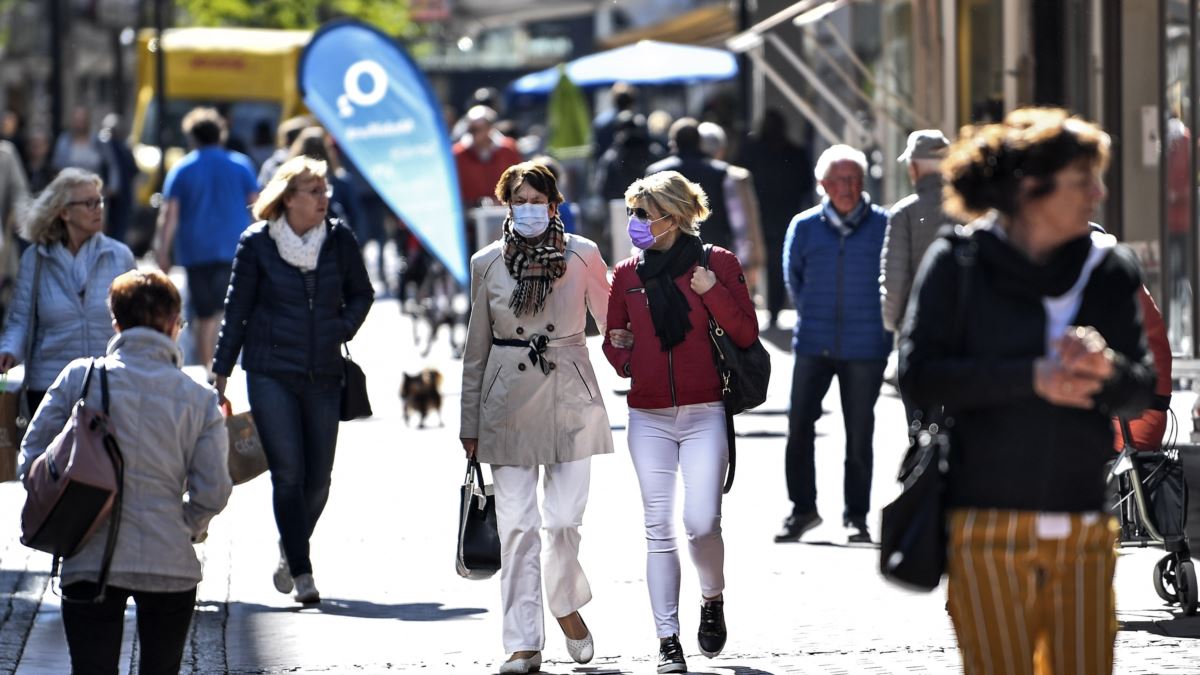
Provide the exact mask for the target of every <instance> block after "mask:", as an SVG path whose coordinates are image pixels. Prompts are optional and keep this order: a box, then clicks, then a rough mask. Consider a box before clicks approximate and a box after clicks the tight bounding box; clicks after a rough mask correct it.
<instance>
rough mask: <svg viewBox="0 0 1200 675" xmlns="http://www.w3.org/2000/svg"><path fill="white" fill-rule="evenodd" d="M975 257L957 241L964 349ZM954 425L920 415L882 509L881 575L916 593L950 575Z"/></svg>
mask: <svg viewBox="0 0 1200 675" xmlns="http://www.w3.org/2000/svg"><path fill="white" fill-rule="evenodd" d="M974 256H975V254H974V244H973V243H970V242H965V243H963V242H956V243H955V245H954V257H955V261H956V263H957V264H958V271H959V275H958V276H959V279H958V292H957V296H958V297H957V302H956V304H955V307H954V325H953V327H952V330H953V332H952V333H951V335H952V336H953V339H954V344H955V345H957V346H958V348H959V349H960V350H961V349H962V345H963V339H964V335H965V331H966V317H965V313H966V307H967V302H968V300H969V299H970V298H969V292H970V279H971V274H970V268H971V267H972V266H973V265H974V264H975V257H974ZM953 426H954V419H953V418H952V417H949V416H945V415H944V412H943V411H941V410H938V411H935V412H932V413H930V414H927V415H924V416H922V415H921V413H918V414H917V415H916V419H914V420H912V423H911V428H910V430H909V438H908V450H907V452H905V455H904V460H903V461H901V463H900V473H899V475H898V476H897V478H898V480H899V481H900V482H901V483H903V488H902V490H901V492H900V496H898V497H896V499H895V500H893V501H892V502H891V503H890V504H888V505H887V506H885V507H883V515H882V522H881V523H880V528H879V529H880V534H879V572H880V573H881V574H882V575H883V578H884V579H887V580H888V581H890V582H892V583H895V584H897V585H899V586H902V587H905V588H909V589H912V590H922V591H932V590H933V589H935V588H937V587H938V584H940V583H941V580H942V575H943V574H945V572H946V472H947V471H948V469H949V458H950V443H951V440H950V429H951V428H952V427H953Z"/></svg>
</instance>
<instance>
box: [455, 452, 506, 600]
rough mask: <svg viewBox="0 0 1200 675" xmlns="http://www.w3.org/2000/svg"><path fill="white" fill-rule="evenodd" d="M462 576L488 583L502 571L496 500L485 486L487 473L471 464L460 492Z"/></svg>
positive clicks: (459, 567)
mask: <svg viewBox="0 0 1200 675" xmlns="http://www.w3.org/2000/svg"><path fill="white" fill-rule="evenodd" d="M454 567H455V569H456V570H457V571H458V576H460V577H463V578H464V579H487V578H490V577H491V576H492V575H494V574H496V571H497V570H499V569H500V534H499V532H498V531H497V529H496V497H495V495H494V494H493V492H492V486H491V485H485V484H484V482H483V469H482V468H481V467H480V466H479V462H477V461H475V460H474V459H469V460H467V475H466V478H464V479H463V485H462V488H460V492H459V509H458V554H457V556H456V559H455V565H454Z"/></svg>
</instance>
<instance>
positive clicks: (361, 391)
mask: <svg viewBox="0 0 1200 675" xmlns="http://www.w3.org/2000/svg"><path fill="white" fill-rule="evenodd" d="M342 349H343V350H345V352H346V356H345V357H344V358H343V359H342V362H343V364H344V370H343V372H342V411H341V415H340V419H341V420H342V421H343V422H349V421H350V420H356V419H360V418H363V417H370V416H371V415H372V412H371V399H370V398H368V397H367V375H366V373H364V372H363V369H362V368H360V367H359V365H358V364H357V363H355V362H354V359H352V358H350V348H349V347H347V346H346V345H345V344H344V343H343V344H342Z"/></svg>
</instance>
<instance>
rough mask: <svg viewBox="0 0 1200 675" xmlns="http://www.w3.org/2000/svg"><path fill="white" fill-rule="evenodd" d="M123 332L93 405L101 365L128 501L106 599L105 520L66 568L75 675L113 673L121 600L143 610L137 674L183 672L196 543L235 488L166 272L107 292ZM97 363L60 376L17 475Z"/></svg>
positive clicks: (101, 362) (63, 417)
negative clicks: (189, 364)
mask: <svg viewBox="0 0 1200 675" xmlns="http://www.w3.org/2000/svg"><path fill="white" fill-rule="evenodd" d="M109 304H110V306H111V308H112V319H111V322H112V325H113V328H114V329H115V330H116V331H117V335H116V337H114V338H113V339H112V341H111V342H109V344H108V354H107V355H106V356H104V357H103V358H100V359H98V360H97V361H96V365H95V368H96V369H97V371H96V372H94V373H93V379H92V381H91V386H89V387H88V394H87V402H88V405H89V406H95V409H100V407H101V394H102V392H101V386H100V384H99V381H98V380H99V375H100V373H99V369H100V368H104V369H105V371H106V374H107V379H108V390H109V398H110V402H109V418H110V425H111V429H112V430H113V433H114V434H115V436H116V438H117V442H118V444H119V445H120V448H121V454H122V457H123V458H124V460H125V472H124V474H125V478H124V487H123V492H122V494H123V505H122V508H121V514H120V524H119V529H118V534H117V541H116V548H115V550H114V552H113V557H112V564H111V567H110V568H109V576H108V579H107V583H108V586H107V589H106V591H105V593H104V595H103V600H102V601H100V602H93V599H95V598H97V595H98V593H99V591H100V587H99V582H100V569H101V561H102V558H103V553H104V547H105V542H106V539H107V536H108V528H109V525H110V523H106V524H104V525H102V526H101V527H100V528H98V529H97V531H96V532H95V533H94V534H92V536H91V537H90V538H89V539H88V540H87V542H86V543H84V545H83V547H82V548H81V549H80V551H79V552H78V553H76V554H75V555H73V556H71V557H70V558H67V559H66V560H65V561H64V562H63V566H62V592H63V603H62V618H63V626H64V628H65V629H66V633H67V646H68V647H69V649H70V652H71V670H72V672H73V673H75V674H76V675H90V674H92V673H115V672H117V662H118V658H119V655H120V651H121V631H122V627H123V625H124V615H125V603H126V602H127V601H128V599H129V597H130V596H132V597H133V599H134V602H135V603H137V613H138V617H137V626H138V638H139V643H138V644H139V650H140V656H141V669H140V672H142V673H177V672H179V665H180V660H181V659H182V658H183V647H184V643H185V641H186V639H187V634H188V626H189V624H190V623H191V618H192V609H193V606H194V605H195V602H196V585H197V584H198V583H199V582H200V562H199V561H198V560H197V559H196V553H195V551H194V550H193V548H192V543H193V542H196V541H201V540H203V538H204V536H205V534H206V532H207V530H208V522H209V521H210V520H211V519H212V517H213V516H215V515H216V514H217V513H219V512H220V511H221V510H222V509H223V508H225V503H226V502H227V501H228V500H229V493H230V492H231V491H232V488H233V486H232V483H230V480H229V470H228V468H227V464H226V462H227V461H228V459H227V455H228V449H229V440H228V436H227V435H226V434H227V432H226V431H225V422H224V420H223V419H222V417H221V413H220V411H219V410H218V408H217V394H216V392H215V391H214V390H212V389H210V388H208V387H205V386H203V385H201V384H199V383H197V382H194V381H192V379H191V378H189V377H188V376H187V375H185V374H184V373H183V371H182V370H180V366H181V365H182V363H183V355H182V353H181V352H180V351H179V346H178V345H177V344H176V343H175V339H176V338H177V337H178V336H179V330H180V327H181V326H182V323H181V322H180V320H179V311H180V299H179V291H177V290H175V286H174V284H172V283H171V280H170V279H169V278H167V276H166V275H165V274H163V273H162V272H157V271H156V272H137V271H133V272H126V273H125V274H122V275H120V276H118V277H117V278H116V280H114V281H113V283H112V292H111V294H110V297H109ZM91 361H92V360H91V359H78V360H75V361H73V362H71V363H70V364H69V365H68V366H67V367H66V368H65V369H64V370H63V371H62V373H61V374H60V375H59V376H58V379H57V380H55V382H54V384H53V385H51V387H50V389H49V391H47V392H46V399H45V402H44V403H43V404H42V406H41V407H40V408H38V411H37V414H35V415H34V417H33V420H32V421H31V422H30V425H29V430H28V432H27V433H26V434H25V439H24V441H23V442H22V444H21V477H22V479H23V480H24V478H25V476H27V475H28V471H29V467H30V465H31V464H32V462H33V461H34V460H35V459H37V458H38V457H39V456H41V455H42V454H43V453H44V452H45V451H46V447H47V446H48V445H49V444H50V442H51V441H52V440H54V437H55V436H56V435H57V434H58V433H59V432H60V431H61V430H62V428H63V425H64V424H65V423H66V421H67V419H68V418H69V417H70V415H71V408H72V406H73V404H74V403H75V401H76V400H77V399H78V398H79V394H80V391H81V390H82V388H83V380H84V376H85V374H86V372H87V369H88V365H89V364H90V363H91Z"/></svg>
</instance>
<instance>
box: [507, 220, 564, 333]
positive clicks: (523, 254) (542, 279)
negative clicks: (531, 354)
mask: <svg viewBox="0 0 1200 675" xmlns="http://www.w3.org/2000/svg"><path fill="white" fill-rule="evenodd" d="M501 247H502V248H501V250H503V251H504V265H505V267H507V268H508V273H509V274H511V275H512V278H513V279H516V281H517V287H516V289H515V290H513V294H512V299H511V300H509V302H508V306H509V307H510V308H511V309H512V310H513V313H514V314H515V315H517V316H522V315H526V314H537V313H538V312H540V311H542V307H543V306H545V304H546V296H548V295H550V291H551V290H552V288H551V284H553V283H554V280H555V279H557V278H559V277H561V276H562V275H563V274H565V273H566V271H567V258H566V255H565V253H566V250H567V238H566V233H565V232H564V230H563V223H562V220H560V219H559V218H558V216H557V215H556V216H554V217H553V218H551V219H550V225H549V227H547V228H546V232H545V234H543V235H542V237H541V238H540V239H539V240H538V241H537V243H534V242H532V241H530V240H528V239H526V238H525V237H522V236H521V235H519V234H517V233H516V232H514V231H513V228H512V217H511V216H510V217H509V218H508V219H506V220H505V221H504V235H503V239H502V243H501Z"/></svg>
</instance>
